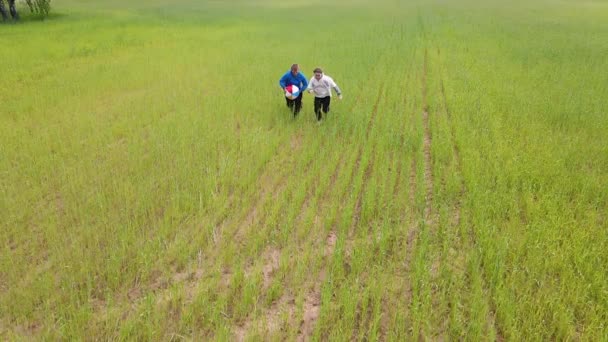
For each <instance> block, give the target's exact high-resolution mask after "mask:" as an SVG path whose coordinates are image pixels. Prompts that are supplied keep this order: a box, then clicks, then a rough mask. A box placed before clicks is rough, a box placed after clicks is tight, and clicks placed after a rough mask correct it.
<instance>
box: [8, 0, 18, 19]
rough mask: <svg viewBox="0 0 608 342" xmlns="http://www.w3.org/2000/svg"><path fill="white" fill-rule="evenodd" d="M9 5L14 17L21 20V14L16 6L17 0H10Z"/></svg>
mask: <svg viewBox="0 0 608 342" xmlns="http://www.w3.org/2000/svg"><path fill="white" fill-rule="evenodd" d="M8 7H9V10H10V11H11V16H12V17H13V19H15V20H19V14H17V8H16V7H15V0H8Z"/></svg>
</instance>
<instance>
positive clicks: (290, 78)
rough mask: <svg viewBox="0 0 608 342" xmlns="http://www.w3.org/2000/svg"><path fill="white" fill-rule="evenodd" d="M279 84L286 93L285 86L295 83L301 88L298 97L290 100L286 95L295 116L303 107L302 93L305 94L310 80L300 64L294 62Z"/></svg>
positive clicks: (288, 105) (288, 104)
mask: <svg viewBox="0 0 608 342" xmlns="http://www.w3.org/2000/svg"><path fill="white" fill-rule="evenodd" d="M279 85H280V86H281V89H282V90H283V93H285V87H287V86H288V85H295V86H296V87H298V88H300V95H299V96H298V97H297V98H296V99H294V100H290V99H288V98H287V97H285V100H286V101H287V107H288V108H289V110H290V111H293V117H294V118H295V117H296V116H297V115H298V113H300V110H301V109H302V95H303V94H304V90H306V87H308V81H307V80H306V76H304V74H302V73H301V72H300V66H299V65H298V64H293V65H292V66H291V69H290V70H289V71H288V72H286V73H285V75H283V77H281V79H280V80H279Z"/></svg>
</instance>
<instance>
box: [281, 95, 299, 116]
mask: <svg viewBox="0 0 608 342" xmlns="http://www.w3.org/2000/svg"><path fill="white" fill-rule="evenodd" d="M302 95H304V92H300V95H299V96H298V97H296V98H295V99H293V100H290V99H288V98H285V101H287V107H289V110H291V111H292V112H293V116H294V117H295V116H296V115H298V113H300V110H301V109H302Z"/></svg>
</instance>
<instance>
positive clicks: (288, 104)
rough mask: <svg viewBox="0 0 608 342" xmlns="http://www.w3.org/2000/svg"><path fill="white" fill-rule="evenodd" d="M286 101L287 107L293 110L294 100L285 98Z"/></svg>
mask: <svg viewBox="0 0 608 342" xmlns="http://www.w3.org/2000/svg"><path fill="white" fill-rule="evenodd" d="M285 101H286V102H287V108H289V110H290V111H292V112H293V100H290V99H288V98H285Z"/></svg>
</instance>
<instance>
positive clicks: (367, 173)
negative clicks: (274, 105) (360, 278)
mask: <svg viewBox="0 0 608 342" xmlns="http://www.w3.org/2000/svg"><path fill="white" fill-rule="evenodd" d="M383 91H384V84H382V85H381V86H380V89H379V91H378V97H377V98H376V102H375V103H374V107H373V109H372V115H371V117H370V120H369V122H368V124H367V128H366V132H365V140H364V142H366V143H367V142H368V141H369V135H370V132H371V130H372V126H373V125H374V122H375V120H376V116H377V114H378V105H379V104H380V100H381V99H382V95H383ZM359 151H360V153H361V154H362V150H361V149H359ZM360 157H361V155H359V160H360ZM375 161H376V144H373V145H372V151H371V158H370V159H369V161H368V162H367V165H366V167H365V170H364V171H363V182H362V183H361V187H360V189H359V193H358V194H357V201H356V202H355V211H354V214H353V221H352V223H351V225H350V228H349V230H348V236H347V237H346V243H345V248H344V249H345V254H346V257H345V263H346V264H347V265H349V264H350V259H351V257H352V250H353V246H354V242H355V237H354V235H355V230H356V229H357V227H358V226H359V222H360V221H361V210H362V207H363V194H365V191H366V189H367V185H368V183H369V179H370V178H371V177H372V172H373V169H374V164H375ZM361 315H362V314H361V302H359V303H357V309H356V312H355V325H354V329H353V334H352V336H351V339H353V340H356V339H357V337H358V336H357V335H358V332H359V329H360V325H361ZM367 317H369V316H367ZM363 323H364V324H368V323H369V320H365V321H364V322H363ZM366 332H367V331H366Z"/></svg>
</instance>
